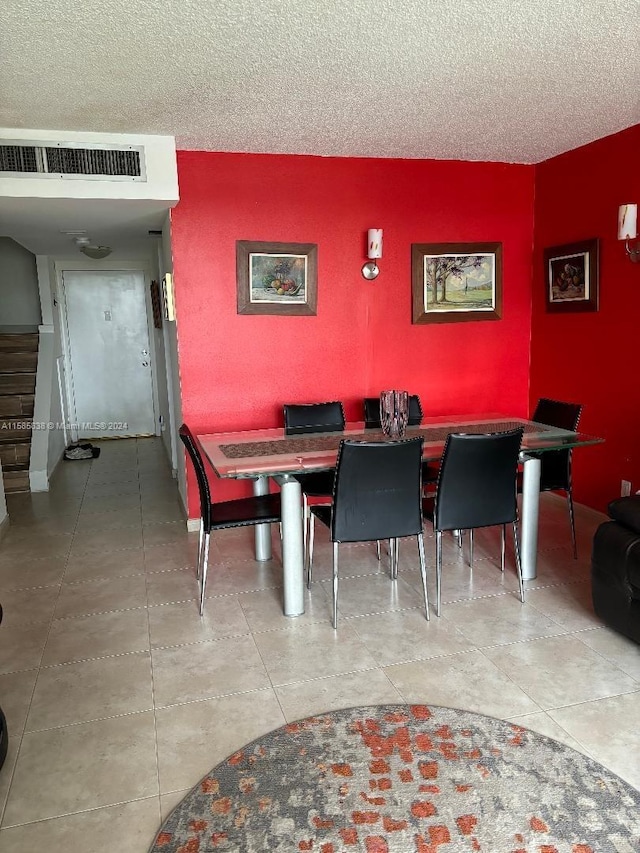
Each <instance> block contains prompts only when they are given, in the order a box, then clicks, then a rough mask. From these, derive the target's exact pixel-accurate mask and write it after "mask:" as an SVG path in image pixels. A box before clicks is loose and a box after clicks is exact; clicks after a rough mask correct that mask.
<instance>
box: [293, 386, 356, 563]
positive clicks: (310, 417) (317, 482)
mask: <svg viewBox="0 0 640 853" xmlns="http://www.w3.org/2000/svg"><path fill="white" fill-rule="evenodd" d="M344 427H345V417H344V409H343V408H342V403H340V402H338V401H335V402H330V403H295V404H293V403H287V404H286V405H285V406H284V432H285V435H305V434H309V433H314V432H342V431H343V430H344ZM334 476H335V468H332V469H331V470H329V471H310V472H309V473H308V474H296V475H295V479H296V480H297V481H298V482H299V483H300V488H301V489H302V512H303V541H304V549H305V553H306V549H307V542H308V539H309V500H308V499H309V498H325V499H329V498H331V496H332V495H333V480H334Z"/></svg>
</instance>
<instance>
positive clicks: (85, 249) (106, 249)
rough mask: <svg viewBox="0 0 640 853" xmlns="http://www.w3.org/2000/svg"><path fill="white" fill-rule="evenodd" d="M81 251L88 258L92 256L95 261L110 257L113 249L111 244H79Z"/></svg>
mask: <svg viewBox="0 0 640 853" xmlns="http://www.w3.org/2000/svg"><path fill="white" fill-rule="evenodd" d="M79 249H80V251H81V252H82V254H83V255H86V256H87V257H88V258H92V259H93V260H94V261H101V260H102V259H103V258H106V257H108V256H109V255H110V254H111V252H112V251H113V249H111V247H110V246H93V245H89V246H79Z"/></svg>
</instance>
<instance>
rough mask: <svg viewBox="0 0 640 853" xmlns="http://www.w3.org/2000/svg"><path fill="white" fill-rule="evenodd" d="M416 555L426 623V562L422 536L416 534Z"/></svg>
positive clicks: (427, 604) (427, 603) (427, 591)
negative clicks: (417, 554)
mask: <svg viewBox="0 0 640 853" xmlns="http://www.w3.org/2000/svg"><path fill="white" fill-rule="evenodd" d="M418 553H419V554H420V575H421V577H422V591H423V593H424V613H425V616H426V617H427V621H429V619H430V613H429V590H428V589H427V562H426V560H425V557H424V536H423V534H422V533H419V534H418Z"/></svg>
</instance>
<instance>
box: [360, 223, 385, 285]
mask: <svg viewBox="0 0 640 853" xmlns="http://www.w3.org/2000/svg"><path fill="white" fill-rule="evenodd" d="M367 257H368V258H369V263H368V264H365V265H364V266H363V267H362V275H363V276H364V277H365V278H366V279H368V280H369V281H372V280H373V279H374V278H377V277H378V274H379V272H380V267H379V266H378V264H377V263H376V260H377V259H378V258H381V257H382V228H369V230H368V231H367Z"/></svg>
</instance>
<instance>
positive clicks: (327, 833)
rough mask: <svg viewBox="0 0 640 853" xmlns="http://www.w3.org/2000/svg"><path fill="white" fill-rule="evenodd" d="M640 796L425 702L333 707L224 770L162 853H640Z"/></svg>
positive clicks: (498, 728) (582, 765)
mask: <svg viewBox="0 0 640 853" xmlns="http://www.w3.org/2000/svg"><path fill="white" fill-rule="evenodd" d="M638 850H640V792H638V791H636V790H635V789H634V788H632V787H631V786H629V785H627V784H626V783H625V782H623V781H622V780H621V779H619V778H618V777H617V776H614V775H613V774H612V773H609V771H608V770H606V769H605V768H604V767H602V766H601V765H599V764H597V763H596V762H594V761H592V760H591V759H589V758H586V757H585V756H583V755H582V754H580V753H578V752H575V751H574V750H572V749H570V748H569V747H567V746H564V745H563V744H561V743H558V742H557V741H554V740H551V739H550V738H546V737H544V736H543V735H539V734H536V733H535V732H532V731H530V730H529V729H523V728H521V727H520V726H516V725H513V724H510V723H506V722H504V721H502V720H496V719H493V718H492V717H485V716H482V715H480V714H473V713H469V712H467V711H458V710H455V709H453V708H439V707H436V706H427V705H381V706H372V707H365V708H349V709H346V710H341V711H332V712H330V713H327V714H322V715H320V716H316V717H309V718H307V719H305V720H299V721H298V722H296V723H291V724H289V725H286V726H283V727H282V728H280V729H277V730H276V731H274V732H271V733H270V734H267V735H265V736H264V737H261V738H258V740H255V741H254V742H253V743H251V744H249V745H248V746H246V747H244V748H243V749H241V750H240V751H239V752H237V753H235V754H234V755H232V756H230V757H229V758H228V759H227V760H226V761H223V762H222V763H221V764H219V765H218V766H217V767H215V768H214V769H213V770H212V771H211V772H210V773H209V774H208V775H207V776H205V778H204V779H203V780H202V781H201V782H200V783H199V784H198V785H197V786H196V787H195V788H194V789H193V791H191V793H190V794H188V795H187V796H186V797H185V799H184V800H183V801H182V802H181V803H180V805H178V806H177V808H176V809H175V810H174V811H173V813H172V814H171V815H170V816H169V818H168V819H167V821H166V822H165V824H164V825H163V827H162V828H161V830H160V832H159V833H158V835H157V837H156V839H155V842H154V844H153V846H152V848H151V853H205V851H237V853H257V851H261V853H262V851H273V853H285V851H287V853H288V851H296V853H300V851H312V853H356V851H364V853H409V852H410V851H411V853H453V851H460V853H463V851H464V853H467V851H469V852H470V853H472V851H484V853H600V851H602V853H637V851H638Z"/></svg>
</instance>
